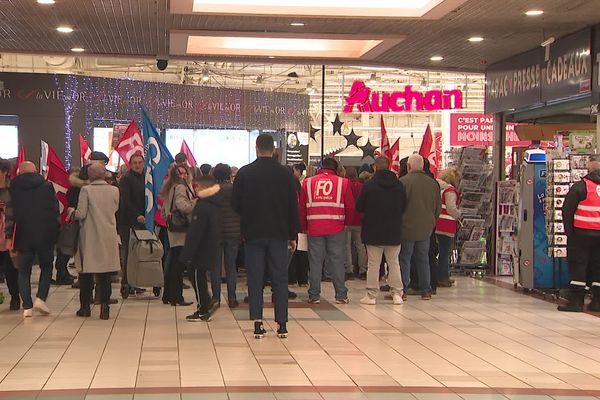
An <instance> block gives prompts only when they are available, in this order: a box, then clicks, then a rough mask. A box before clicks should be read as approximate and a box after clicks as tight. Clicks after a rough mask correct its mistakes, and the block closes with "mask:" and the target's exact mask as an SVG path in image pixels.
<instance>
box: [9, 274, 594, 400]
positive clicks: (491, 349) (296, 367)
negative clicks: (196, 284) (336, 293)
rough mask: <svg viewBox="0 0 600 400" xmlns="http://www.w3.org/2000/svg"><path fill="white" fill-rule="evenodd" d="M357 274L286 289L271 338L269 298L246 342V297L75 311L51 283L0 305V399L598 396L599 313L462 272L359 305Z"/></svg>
mask: <svg viewBox="0 0 600 400" xmlns="http://www.w3.org/2000/svg"><path fill="white" fill-rule="evenodd" d="M364 285H365V282H364V281H358V280H357V281H350V282H348V286H349V288H350V295H351V303H350V304H348V305H334V304H332V300H333V290H332V287H331V284H330V283H324V284H323V291H324V293H323V300H329V302H328V301H323V302H322V303H321V305H318V306H309V305H308V304H306V303H304V302H302V300H303V299H306V294H305V292H304V290H305V289H297V288H296V289H294V290H296V291H298V293H299V294H300V299H298V300H296V301H294V302H293V303H291V306H290V323H289V327H288V329H289V331H290V336H289V338H288V339H285V340H280V339H277V338H276V335H275V334H274V331H273V329H274V328H275V324H274V323H273V321H272V318H273V309H272V308H269V309H267V310H266V318H267V325H268V327H267V329H268V334H267V336H266V338H264V339H262V340H255V339H253V337H252V322H251V321H249V320H248V319H247V316H248V310H247V308H240V309H238V310H235V311H234V312H232V311H231V310H229V309H228V308H227V307H222V308H220V309H219V310H218V311H217V312H216V313H215V315H214V316H213V321H212V322H210V323H208V324H207V323H188V322H186V321H185V316H186V315H187V314H189V313H191V312H192V311H193V307H185V308H184V307H177V308H176V307H171V306H166V305H163V304H162V303H161V302H160V300H148V299H139V298H138V299H135V298H133V299H129V300H127V301H125V302H124V303H120V304H119V305H116V306H112V307H111V317H112V318H111V320H109V321H101V320H99V319H98V310H97V309H94V310H93V313H92V318H88V319H82V318H77V317H76V316H75V311H76V310H77V308H78V306H79V304H78V291H76V290H73V289H70V288H66V287H60V288H56V287H53V288H52V293H51V296H50V298H49V305H50V307H51V309H52V311H53V312H52V314H51V315H50V316H47V317H43V316H34V318H31V319H28V320H25V321H24V320H23V319H22V318H21V313H16V312H10V311H8V310H7V304H6V303H5V304H4V305H2V306H0V398H20V399H34V398H44V399H50V398H57V399H58V398H60V399H96V400H100V399H115V400H125V399H133V398H135V399H148V400H150V399H186V400H187V399H232V400H248V399H282V400H283V399H289V400H312V399H323V400H334V399H340V400H342V399H343V400H352V399H370V400H383V399H389V400H391V399H413V400H414V399H421V400H434V399H461V398H462V399H507V398H508V399H513V400H521V399H529V400H538V399H551V398H554V399H562V400H567V399H573V398H577V399H581V400H583V399H594V398H596V397H595V396H599V397H598V398H600V318H597V317H595V316H592V315H589V314H563V313H558V312H557V311H556V308H555V307H556V306H555V305H553V304H551V303H548V302H544V301H542V300H538V299H535V298H533V297H529V296H525V295H522V294H518V293H515V292H514V291H511V290H508V289H504V288H501V287H498V286H495V285H492V284H490V283H487V282H483V281H480V280H476V279H471V278H458V281H457V285H456V287H454V288H451V289H440V290H439V292H438V293H439V294H438V295H437V296H434V298H433V300H432V301H422V300H420V299H419V298H418V297H411V298H409V301H407V302H406V303H405V304H404V305H402V306H393V305H392V304H391V301H389V300H382V299H380V302H379V304H378V305H377V306H363V305H360V304H359V299H360V298H361V297H362V296H363V295H364ZM2 287H3V286H2ZM3 289H4V291H5V292H6V290H5V288H4V287H3ZM242 289H243V288H242ZM186 297H187V298H188V299H191V298H192V294H191V292H187V293H186ZM238 297H240V298H241V297H243V293H241V292H240V293H239V294H238ZM266 297H270V293H269V294H268V295H266Z"/></svg>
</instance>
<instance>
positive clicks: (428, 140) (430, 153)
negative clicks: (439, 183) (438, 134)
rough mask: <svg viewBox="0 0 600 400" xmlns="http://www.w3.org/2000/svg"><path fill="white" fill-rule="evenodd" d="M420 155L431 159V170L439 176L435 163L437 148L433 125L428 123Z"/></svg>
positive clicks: (434, 174) (435, 175)
mask: <svg viewBox="0 0 600 400" xmlns="http://www.w3.org/2000/svg"><path fill="white" fill-rule="evenodd" d="M419 155H420V156H421V157H423V158H426V159H428V160H429V170H430V171H431V173H432V174H433V176H434V177H436V178H437V174H438V171H437V167H436V163H435V148H434V147H433V135H432V134H431V127H430V126H429V124H427V129H426V130H425V135H423V141H422V142H421V147H420V148H419Z"/></svg>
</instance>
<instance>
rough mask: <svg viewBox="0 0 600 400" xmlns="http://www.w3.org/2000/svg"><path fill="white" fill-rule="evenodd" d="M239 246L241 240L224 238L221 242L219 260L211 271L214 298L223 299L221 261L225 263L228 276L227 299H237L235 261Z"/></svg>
mask: <svg viewBox="0 0 600 400" xmlns="http://www.w3.org/2000/svg"><path fill="white" fill-rule="evenodd" d="M239 247H240V241H239V240H223V242H221V246H220V247H219V254H218V256H217V260H216V262H215V264H214V265H213V269H212V271H211V273H210V285H211V287H212V298H213V299H214V300H217V301H219V302H220V301H221V262H223V264H224V265H225V274H226V276H227V300H229V301H233V300H236V295H235V286H236V282H237V267H236V265H235V261H236V258H237V253H238V249H239Z"/></svg>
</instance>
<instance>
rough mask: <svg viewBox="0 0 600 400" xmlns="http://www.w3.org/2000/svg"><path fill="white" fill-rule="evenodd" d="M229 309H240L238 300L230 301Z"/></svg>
mask: <svg viewBox="0 0 600 400" xmlns="http://www.w3.org/2000/svg"><path fill="white" fill-rule="evenodd" d="M228 304H229V308H238V307H239V306H240V303H239V302H238V301H237V300H229V301H228Z"/></svg>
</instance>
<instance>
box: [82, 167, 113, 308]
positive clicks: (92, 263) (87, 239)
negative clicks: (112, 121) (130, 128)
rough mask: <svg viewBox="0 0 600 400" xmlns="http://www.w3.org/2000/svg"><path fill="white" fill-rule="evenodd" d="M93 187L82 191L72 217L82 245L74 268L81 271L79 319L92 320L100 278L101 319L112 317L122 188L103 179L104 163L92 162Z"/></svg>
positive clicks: (90, 173) (91, 176) (90, 186)
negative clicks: (112, 293) (112, 285)
mask: <svg viewBox="0 0 600 400" xmlns="http://www.w3.org/2000/svg"><path fill="white" fill-rule="evenodd" d="M88 174H89V178H90V182H91V183H90V184H89V185H88V186H84V187H83V188H81V193H80V195H79V202H78V204H77V209H76V210H75V211H74V213H73V217H74V218H75V219H76V220H78V221H79V224H80V229H79V243H78V249H77V253H76V254H75V268H76V269H77V271H78V272H79V282H80V289H79V302H80V304H81V308H80V309H79V311H77V315H78V316H80V317H89V316H90V314H91V311H90V301H91V293H92V285H93V284H94V275H96V276H97V280H96V284H97V287H96V291H97V292H99V294H100V296H99V297H100V307H101V308H100V319H108V318H109V306H108V304H109V301H110V295H111V286H110V278H111V274H112V273H114V272H117V271H119V270H120V269H121V264H120V261H119V238H118V236H117V222H116V218H115V213H116V212H117V210H118V209H119V189H117V188H116V187H114V186H112V185H109V184H108V183H107V182H106V181H105V180H104V179H105V177H106V169H105V168H104V165H103V164H100V163H93V164H91V165H90V167H89V169H88Z"/></svg>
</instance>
